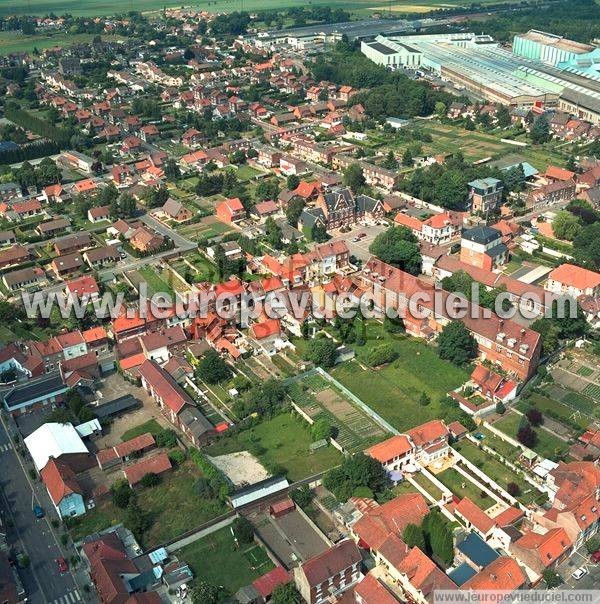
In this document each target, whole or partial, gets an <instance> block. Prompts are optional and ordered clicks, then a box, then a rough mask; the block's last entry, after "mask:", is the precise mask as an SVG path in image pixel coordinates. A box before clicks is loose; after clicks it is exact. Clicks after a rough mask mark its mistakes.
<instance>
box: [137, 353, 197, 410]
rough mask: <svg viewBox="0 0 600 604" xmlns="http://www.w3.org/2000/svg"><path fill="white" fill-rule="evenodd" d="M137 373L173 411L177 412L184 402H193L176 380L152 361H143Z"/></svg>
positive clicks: (191, 403)
mask: <svg viewBox="0 0 600 604" xmlns="http://www.w3.org/2000/svg"><path fill="white" fill-rule="evenodd" d="M138 373H139V375H140V376H141V377H142V378H143V379H144V380H145V381H146V382H147V383H148V384H150V386H151V387H152V389H153V390H154V391H155V392H156V393H157V394H158V395H159V396H160V398H161V399H162V400H163V403H164V404H165V405H167V407H169V409H171V410H172V411H173V412H174V413H176V414H177V413H179V412H180V411H181V410H182V409H183V407H184V406H185V405H186V404H190V405H193V404H194V403H193V401H192V399H191V398H190V396H189V395H188V394H187V392H185V391H184V390H182V389H181V388H180V387H179V386H178V384H177V382H175V380H174V379H173V378H172V377H171V376H170V375H169V374H168V373H167V372H166V371H165V370H164V369H162V367H159V366H158V365H157V364H156V363H155V362H154V361H149V360H146V361H144V362H143V363H142V364H141V365H140V368H139V369H138Z"/></svg>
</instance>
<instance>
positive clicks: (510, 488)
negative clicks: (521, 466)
mask: <svg viewBox="0 0 600 604" xmlns="http://www.w3.org/2000/svg"><path fill="white" fill-rule="evenodd" d="M506 492H507V493H508V494H509V495H511V496H512V497H516V496H517V495H519V493H520V492H521V488H520V487H519V485H518V484H517V483H516V482H509V483H508V484H507V485H506Z"/></svg>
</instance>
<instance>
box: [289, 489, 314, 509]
mask: <svg viewBox="0 0 600 604" xmlns="http://www.w3.org/2000/svg"><path fill="white" fill-rule="evenodd" d="M290 497H291V498H292V501H293V502H294V503H295V504H296V505H298V506H300V507H301V508H305V507H307V506H308V505H310V502H311V501H312V499H313V493H312V491H311V490H310V487H309V486H308V485H307V484H303V485H302V486H301V487H298V488H297V489H294V490H293V491H292V492H291V493H290Z"/></svg>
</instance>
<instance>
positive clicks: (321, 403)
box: [288, 375, 388, 452]
mask: <svg viewBox="0 0 600 604" xmlns="http://www.w3.org/2000/svg"><path fill="white" fill-rule="evenodd" d="M288 392H289V395H290V397H291V398H292V400H293V401H294V403H296V405H297V406H298V407H300V408H301V409H302V411H303V412H304V413H305V414H306V415H308V417H310V418H311V419H315V418H317V417H319V416H326V417H327V418H328V419H329V421H330V422H331V425H332V426H333V427H334V429H335V430H336V431H337V436H336V437H335V440H336V442H338V443H339V444H340V445H341V446H342V447H343V448H344V450H345V451H348V452H354V451H360V450H363V449H365V448H366V447H368V446H369V445H372V444H374V443H376V442H379V441H381V440H383V439H384V438H385V437H386V436H388V432H387V430H385V429H384V428H383V427H382V426H380V425H379V424H378V423H377V422H376V421H375V420H373V419H372V418H371V417H369V416H368V415H367V414H366V413H365V412H364V411H363V410H362V409H360V408H359V407H357V406H356V405H355V404H354V403H353V402H352V401H351V400H350V399H348V398H347V397H346V396H345V395H344V394H343V393H342V391H341V390H339V389H338V388H337V387H336V386H335V383H334V382H333V381H329V380H327V379H325V378H323V377H322V376H319V375H306V376H303V377H301V378H300V379H299V380H298V381H295V382H292V384H291V385H290V387H289V390H288Z"/></svg>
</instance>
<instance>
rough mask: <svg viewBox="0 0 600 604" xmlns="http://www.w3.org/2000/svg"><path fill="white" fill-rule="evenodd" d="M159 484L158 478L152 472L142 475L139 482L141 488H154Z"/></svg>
mask: <svg viewBox="0 0 600 604" xmlns="http://www.w3.org/2000/svg"><path fill="white" fill-rule="evenodd" d="M159 482H160V476H159V475H158V474H155V473H154V472H148V474H144V476H142V478H141V480H140V484H141V485H142V486H143V487H155V486H156V485H157V484H158V483H159Z"/></svg>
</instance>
